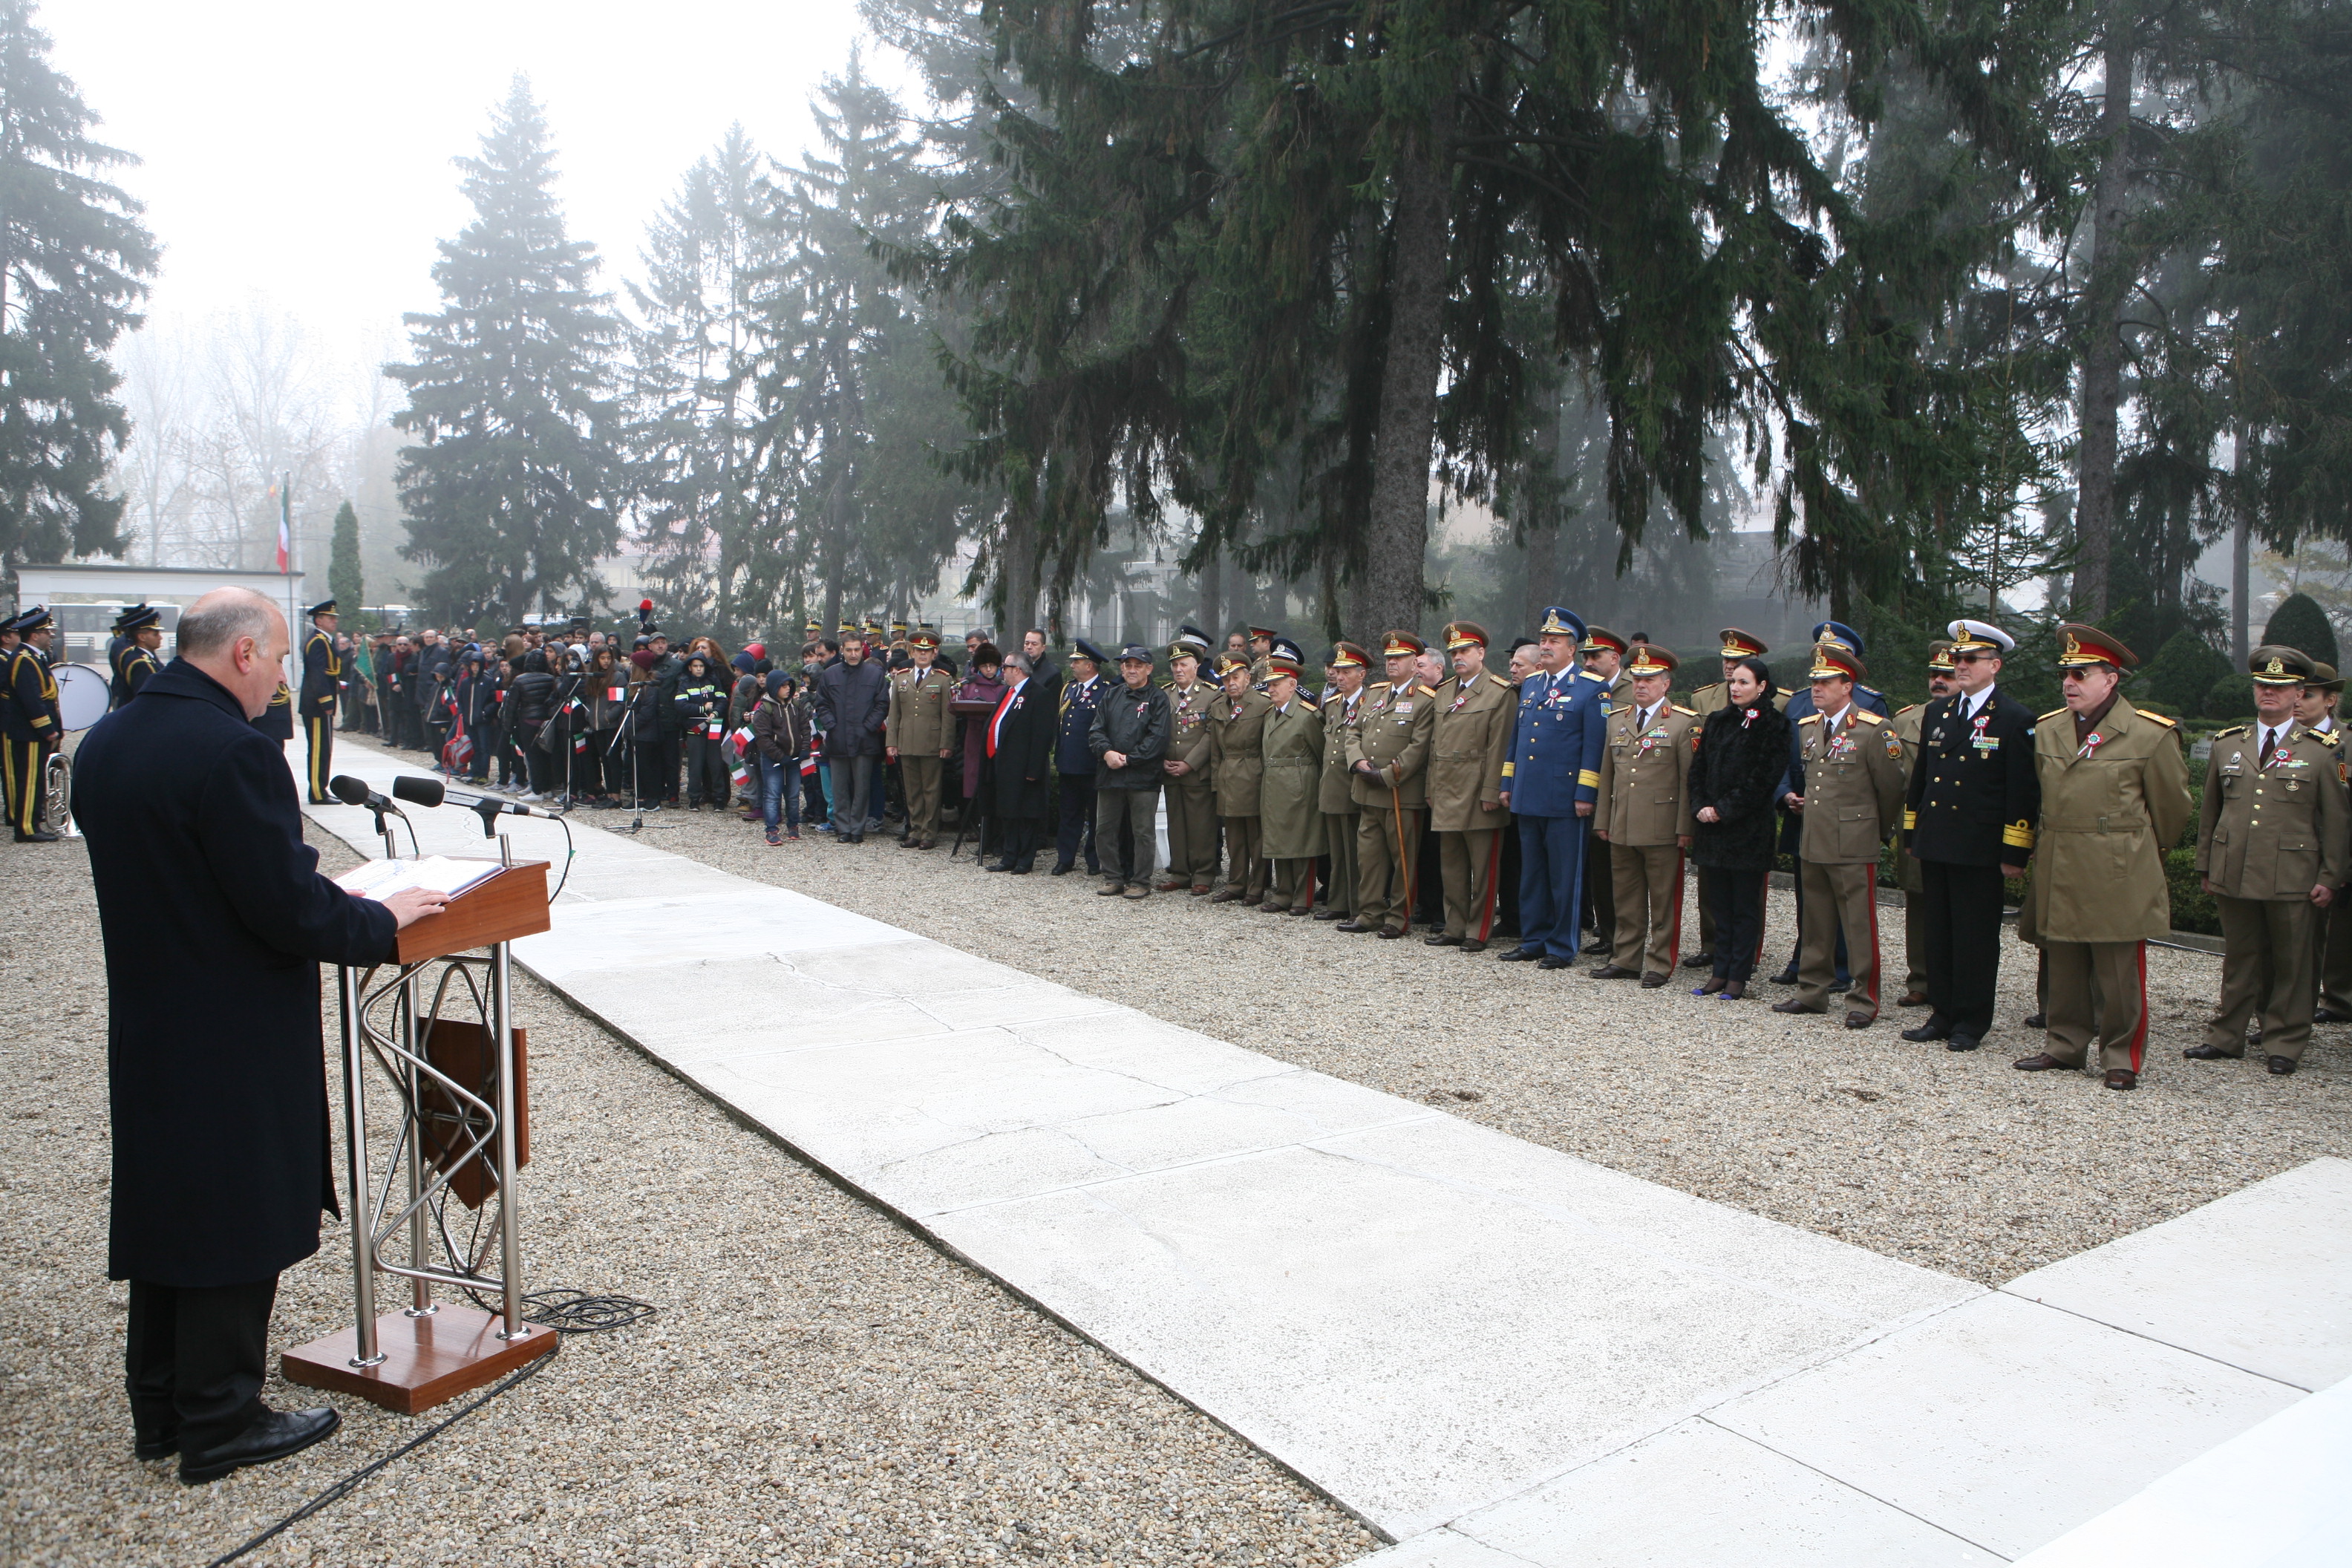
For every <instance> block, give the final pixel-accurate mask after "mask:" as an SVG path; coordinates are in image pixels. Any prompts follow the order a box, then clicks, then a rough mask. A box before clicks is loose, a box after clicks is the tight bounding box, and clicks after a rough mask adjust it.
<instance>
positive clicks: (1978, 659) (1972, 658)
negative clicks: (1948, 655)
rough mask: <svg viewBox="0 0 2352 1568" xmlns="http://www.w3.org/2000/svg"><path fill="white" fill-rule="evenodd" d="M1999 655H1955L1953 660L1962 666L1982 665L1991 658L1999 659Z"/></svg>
mask: <svg viewBox="0 0 2352 1568" xmlns="http://www.w3.org/2000/svg"><path fill="white" fill-rule="evenodd" d="M1952 658H1953V659H1954V660H1955V661H1956V662H1958V663H1960V664H1981V663H1983V662H1984V661H1985V660H1986V659H1989V658H2000V655H1999V654H1997V653H1955V654H1954V655H1952Z"/></svg>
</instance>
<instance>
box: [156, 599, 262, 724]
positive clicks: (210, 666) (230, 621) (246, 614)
mask: <svg viewBox="0 0 2352 1568" xmlns="http://www.w3.org/2000/svg"><path fill="white" fill-rule="evenodd" d="M287 647H289V641H288V638H287V635H286V617H285V616H283V615H282V614H280V613H279V611H278V606H277V605H273V604H271V603H270V602H269V601H268V599H266V598H264V597H262V596H261V595H259V594H257V593H255V592H254V591H253V590H252V589H250V588H215V589H214V590H213V591H212V592H211V593H209V594H206V595H205V596H204V597H203V598H201V599H198V600H197V601H196V602H195V603H194V604H193V605H189V606H188V607H187V609H186V610H185V611H184V613H183V614H182V615H181V616H180V657H181V658H184V659H186V660H187V661H188V662H189V663H190V664H193V665H194V666H195V667H196V668H198V669H201V670H203V671H204V672H205V674H206V675H209V676H211V677H212V678H213V679H215V680H217V681H219V682H220V683H221V685H222V686H224V687H226V689H228V692H229V694H230V695H231V696H233V697H235V698H236V700H237V701H238V702H240V703H241V704H243V705H244V708H245V716H246V717H247V718H248V719H258V718H260V717H261V714H262V711H263V710H265V709H267V708H268V706H269V700H270V698H272V697H274V696H276V695H277V693H278V681H279V680H280V679H282V678H283V670H282V667H283V664H284V661H285V658H286V650H287Z"/></svg>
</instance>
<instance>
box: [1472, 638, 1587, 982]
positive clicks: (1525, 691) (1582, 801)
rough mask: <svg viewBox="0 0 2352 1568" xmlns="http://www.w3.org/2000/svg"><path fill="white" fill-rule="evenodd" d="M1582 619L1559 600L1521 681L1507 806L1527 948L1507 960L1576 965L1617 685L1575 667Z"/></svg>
mask: <svg viewBox="0 0 2352 1568" xmlns="http://www.w3.org/2000/svg"><path fill="white" fill-rule="evenodd" d="M1583 640H1584V622H1583V621H1582V620H1581V619H1580V618H1579V617H1578V616H1576V615H1575V613H1574V612H1572V611H1570V610H1566V609H1563V608H1561V607H1560V606H1559V605H1549V606H1547V607H1546V608H1545V610H1544V618H1543V624H1542V626H1539V627H1538V629H1537V642H1538V647H1539V648H1540V650H1541V651H1540V653H1539V656H1538V657H1539V658H1540V661H1541V662H1540V663H1539V664H1538V667H1537V668H1535V669H1534V670H1532V671H1531V672H1529V673H1528V676H1527V678H1526V679H1523V680H1521V681H1520V682H1519V707H1518V712H1517V715H1516V716H1515V717H1514V718H1513V720H1512V722H1511V756H1510V760H1509V761H1508V762H1507V763H1504V764H1503V804H1504V805H1506V806H1507V807H1508V808H1509V809H1510V810H1511V812H1512V813H1513V814H1514V815H1516V816H1517V817H1518V819H1519V945H1518V946H1517V947H1515V948H1511V949H1509V950H1508V951H1507V952H1503V953H1502V954H1500V955H1499V956H1500V957H1501V958H1502V960H1503V962H1505V963H1517V962H1522V961H1528V960H1532V961H1534V962H1535V963H1538V965H1539V966H1541V967H1542V968H1545V969H1566V968H1567V967H1568V966H1569V965H1570V964H1571V963H1575V962H1576V954H1577V949H1578V947H1579V945H1580V943H1579V942H1578V940H1577V939H1578V936H1579V934H1580V931H1579V927H1578V921H1577V910H1578V907H1579V906H1580V904H1581V903H1582V901H1583V900H1582V894H1583V891H1584V852H1585V846H1586V841H1587V837H1588V831H1589V829H1590V827H1591V818H1592V813H1593V807H1594V803H1595V802H1596V801H1597V800H1598V799H1599V797H1600V793H1601V752H1602V751H1603V750H1604V748H1605V746H1606V744H1607V740H1608V727H1609V683H1608V682H1607V681H1606V680H1603V679H1601V677H1600V676H1598V675H1595V674H1593V673H1592V672H1591V670H1589V669H1584V668H1579V666H1578V664H1577V646H1578V645H1579V644H1580V643H1581V642H1582V641H1583Z"/></svg>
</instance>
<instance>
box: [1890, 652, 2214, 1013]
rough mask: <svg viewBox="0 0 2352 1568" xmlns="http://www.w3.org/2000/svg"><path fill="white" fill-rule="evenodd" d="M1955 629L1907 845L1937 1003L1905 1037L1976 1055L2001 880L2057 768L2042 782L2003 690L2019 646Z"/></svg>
mask: <svg viewBox="0 0 2352 1568" xmlns="http://www.w3.org/2000/svg"><path fill="white" fill-rule="evenodd" d="M1947 630H1948V632H1949V634H1950V636H1951V638H1952V677H1953V679H1954V681H1955V682H1956V683H1957V684H1958V687H1959V690H1958V691H1957V692H1955V693H1954V694H1953V695H1951V696H1949V697H1945V698H1938V699H1937V700H1935V701H1933V702H1930V703H1928V704H1927V711H1926V712H1925V713H1924V714H1922V715H1921V716H1920V721H1919V731H1920V734H1921V735H1922V736H1923V737H1924V738H1923V739H1922V740H1921V741H1920V742H1919V765H1918V767H1917V768H1916V770H1915V771H1914V772H1913V773H1912V775H1911V784H1910V786H1909V792H1908V794H1907V795H1906V800H1905V809H1904V814H1903V829H1904V834H1905V842H1906V846H1907V847H1908V848H1909V851H1910V853H1911V854H1912V855H1914V856H1916V857H1917V858H1918V861H1919V886H1920V896H1921V901H1922V904H1923V906H1924V907H1923V908H1922V910H1921V911H1920V921H1919V923H1920V931H1921V934H1922V935H1923V936H1924V938H1925V939H1926V943H1927V1005H1928V1008H1929V1011H1928V1014H1927V1022H1926V1023H1924V1024H1921V1025H1919V1026H1916V1027H1914V1028H1909V1029H1906V1030H1904V1031H1903V1037H1904V1038H1905V1039H1906V1040H1912V1041H1917V1042H1926V1041H1930V1040H1941V1041H1943V1042H1944V1046H1945V1048H1946V1049H1948V1050H1954V1051H1972V1050H1974V1049H1976V1048H1977V1047H1978V1045H1979V1043H1981V1042H1982V1041H1983V1039H1984V1037H1985V1032H1986V1031H1987V1030H1988V1029H1990V1028H1991V1027H1992V1007H1993V986H1994V984H1995V982H1996V981H1997V980H1998V979H1999V978H2000V911H2001V905H2002V888H2001V879H2003V878H2005V877H2020V876H2023V875H2024V874H2025V863H2026V860H2027V858H2029V857H2030V856H2032V853H2033V847H2034V827H2033V824H2034V818H2035V817H2036V816H2037V815H2038V814H2039V812H2040V809H2041V791H2042V788H2043V787H2046V786H2047V784H2049V778H2050V770H2049V769H2048V768H2047V767H2046V766H2044V767H2043V768H2042V770H2041V774H2040V777H2039V780H2038V781H2037V778H2036V773H2035V768H2034V755H2033V752H2034V747H2035V744H2036V742H2035V739H2034V720H2033V715H2032V714H2031V713H2029V712H2027V711H2026V710H2025V705H2024V704H2023V703H2021V702H2020V701H2018V700H2016V699H2015V698H2013V697H2011V696H2010V695H2009V694H2008V693H2007V692H2005V691H2003V690H2001V689H2000V685H1999V681H2000V661H2001V656H2002V655H2003V654H2005V653H2007V652H2009V651H2010V649H2011V648H2013V647H2016V646H2017V644H2016V641H2015V639H2013V638H2012V637H2010V635H2009V634H2008V633H2007V632H2004V631H2002V630H2001V629H2000V627H1999V626H1989V625H1987V624H1986V623H1985V622H1983V621H1969V620H1960V621H1954V622H1953V623H1952V624H1951V625H1950V626H1949V627H1948V628H1947ZM2176 831H2177V828H2176ZM2168 842H2169V841H2168ZM2077 874H2079V872H2078V873H2077ZM2161 879H2162V872H2161V870H2159V871H2158V880H2159V881H2161ZM2036 880H2037V881H2039V880H2040V879H2038V878H2037V879H2036ZM2084 890H2085V891H2087V889H2084Z"/></svg>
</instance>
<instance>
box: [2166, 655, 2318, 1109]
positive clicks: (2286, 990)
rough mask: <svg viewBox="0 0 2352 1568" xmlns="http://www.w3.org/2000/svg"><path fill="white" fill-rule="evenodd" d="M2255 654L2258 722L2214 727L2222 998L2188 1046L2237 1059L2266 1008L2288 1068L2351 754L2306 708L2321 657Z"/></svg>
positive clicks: (2309, 984) (2203, 825)
mask: <svg viewBox="0 0 2352 1568" xmlns="http://www.w3.org/2000/svg"><path fill="white" fill-rule="evenodd" d="M2248 662H2249V665H2250V667H2251V668H2252V674H2253V678H2254V722H2253V723H2252V724H2250V725H2240V726H2239V727H2238V728H2236V729H2234V730H2224V731H2221V733H2220V734H2218V735H2216V736H2214V737H2213V751H2212V754H2211V755H2210V757H2209V758H2208V759H2207V760H2206V763H2205V802H2204V806H2203V809H2202V810H2201V811H2200V813H2199V815H2198V819H2197V874H2198V875H2199V876H2200V878H2202V879H2204V884H2205V890H2206V891H2207V892H2209V893H2210V894H2212V895H2213V902H2214V904H2215V905H2216V906H2217V907H2218V908H2219V910H2220V911H2221V941H2222V958H2221V1006H2220V1007H2219V1008H2218V1009H2217V1010H2216V1011H2215V1012H2214V1014H2213V1017H2212V1020H2211V1021H2210V1023H2208V1024H2207V1025H2206V1026H2205V1039H2204V1043H2203V1044H2201V1045H2195V1046H2191V1047H2189V1048H2188V1049H2187V1050H2186V1051H2183V1052H2182V1053H2181V1054H2182V1055H2183V1056H2185V1057H2187V1058H2189V1059H2190V1060H2191V1061H2220V1060H2224V1059H2226V1060H2231V1061H2234V1060H2236V1059H2237V1058H2241V1057H2242V1056H2244V1055H2245V1054H2246V1025H2247V1021H2248V1020H2249V1019H2250V1018H2251V1019H2259V1021H2260V1023H2261V1027H2262V1035H2261V1040H2262V1045H2261V1050H2262V1054H2263V1058H2264V1060H2265V1062H2266V1063H2267V1064H2268V1066H2269V1068H2270V1070H2271V1071H2272V1072H2273V1074H2275V1075H2277V1076H2279V1077H2282V1078H2284V1077H2285V1076H2286V1075H2287V1074H2288V1073H2291V1072H2293V1071H2294V1069H2295V1066H2296V1064H2297V1063H2299V1062H2301V1061H2302V1060H2303V1052H2304V1047H2306V1046H2308V1045H2309V1044H2310V1043H2311V1021H2312V1012H2313V1009H2314V1007H2315V1005H2316V1003H2317V999H2318V994H2319V978H2318V974H2317V970H2316V963H2315V961H2316V959H2317V956H2318V954H2319V952H2320V942H2319V937H2318V927H2319V925H2320V913H2321V911H2322V910H2325V909H2326V908H2327V907H2328V905H2330V904H2331V903H2333V902H2334V901H2335V899H2336V889H2338V888H2339V887H2341V886H2342V885H2343V883H2344V877H2345V858H2346V850H2347V835H2352V806H2347V800H2346V795H2345V787H2344V760H2343V758H2342V757H2341V756H2339V755H2338V754H2337V752H2336V748H2335V747H2334V746H2332V745H2330V744H2329V743H2328V740H2327V737H2326V736H2325V735H2323V734H2321V733H2319V732H2318V731H2315V730H2311V729H2307V728H2305V726H2304V725H2303V724H2302V723H2300V722H2298V721H2297V720H2296V718H2295V712H2294V703H2295V698H2296V696H2297V695H2298V694H2299V692H2300V691H2301V689H2302V687H2303V684H2304V682H2305V681H2306V680H2309V679H2314V678H2315V669H2314V668H2313V664H2312V661H2311V659H2310V658H2309V657H2308V656H2307V655H2305V654H2304V653H2303V652H2301V651H2300V650H2298V649H2295V648H2291V647H2258V648H2256V649H2255V650H2254V652H2253V656H2252V658H2251V659H2250V660H2249V661H2248Z"/></svg>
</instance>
